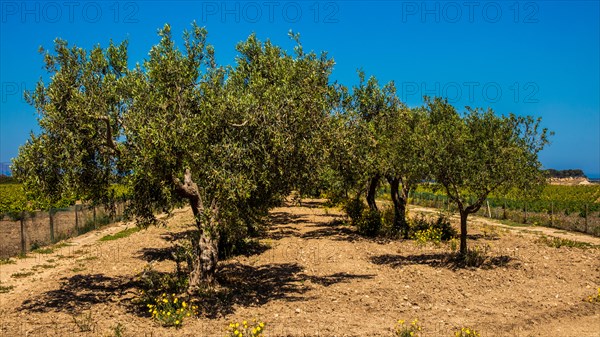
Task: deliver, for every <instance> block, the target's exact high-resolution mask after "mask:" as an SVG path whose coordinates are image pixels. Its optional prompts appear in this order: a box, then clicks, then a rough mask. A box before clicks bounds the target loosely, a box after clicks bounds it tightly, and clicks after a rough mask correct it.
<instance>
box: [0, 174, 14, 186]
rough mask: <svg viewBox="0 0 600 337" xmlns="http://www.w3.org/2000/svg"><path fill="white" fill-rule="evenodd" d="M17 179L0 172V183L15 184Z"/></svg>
mask: <svg viewBox="0 0 600 337" xmlns="http://www.w3.org/2000/svg"><path fill="white" fill-rule="evenodd" d="M16 183H17V179H15V178H13V177H11V176H7V175H5V174H0V184H16Z"/></svg>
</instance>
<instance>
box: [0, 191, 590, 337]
mask: <svg viewBox="0 0 600 337" xmlns="http://www.w3.org/2000/svg"><path fill="white" fill-rule="evenodd" d="M414 211H424V212H425V211H427V209H424V210H419V209H414ZM339 217H340V213H339V211H337V210H334V209H326V208H323V207H322V205H321V204H320V203H319V202H318V201H309V202H304V203H303V207H281V208H277V209H274V210H273V211H272V212H271V216H270V219H271V225H270V226H269V230H268V232H267V234H266V236H265V237H263V238H262V239H261V240H260V243H261V244H260V245H259V246H258V247H256V248H257V249H255V251H254V253H253V254H249V255H248V256H238V257H235V258H231V259H229V260H227V261H222V262H221V263H220V270H219V282H220V284H221V293H220V294H219V295H218V296H215V297H213V298H209V299H208V300H207V301H208V302H207V303H208V305H207V308H208V309H207V310H206V311H205V312H204V313H203V315H202V316H201V317H199V318H193V319H190V320H188V321H186V322H185V325H184V326H183V327H182V328H181V329H179V330H175V329H169V328H163V327H161V326H159V325H158V324H157V323H156V322H153V321H152V320H151V319H149V318H148V317H145V316H144V314H141V313H140V311H139V308H138V307H137V306H136V305H135V303H134V302H133V299H135V298H136V297H137V296H138V291H139V288H138V286H137V284H136V282H135V279H136V278H135V275H136V274H137V273H138V272H139V271H140V270H141V269H142V268H144V266H145V265H147V264H148V263H151V264H152V265H153V267H154V268H155V269H156V270H159V271H173V270H174V269H175V263H174V262H173V261H172V260H171V259H170V252H171V251H172V247H173V242H172V239H173V237H176V236H177V235H178V234H180V233H182V232H185V231H187V230H189V229H190V228H191V227H190V225H189V224H190V223H191V221H192V214H191V212H190V211H189V210H188V209H184V210H178V211H177V212H175V214H174V216H173V217H172V218H171V219H170V220H169V225H168V226H167V227H151V228H149V229H148V230H143V231H140V232H137V233H134V234H132V235H131V236H129V237H126V238H122V239H119V240H115V241H106V242H100V241H98V239H99V238H100V237H102V236H103V235H106V234H107V233H115V232H117V231H119V230H121V229H123V228H125V227H126V226H127V225H126V224H121V225H118V226H115V227H111V228H107V229H104V230H103V231H104V232H102V233H100V232H95V233H88V234H86V235H85V236H82V237H79V238H76V239H74V240H72V241H71V242H72V243H73V246H68V247H63V248H60V249H57V250H56V251H55V252H53V253H52V254H47V255H43V256H42V255H39V256H38V255H36V256H35V257H34V258H33V259H21V260H18V261H17V262H16V264H8V265H0V281H1V282H2V283H1V284H0V285H1V286H14V288H13V289H12V290H10V291H9V292H8V293H4V294H0V336H11V337H12V336H114V335H115V327H116V326H117V324H120V325H121V326H122V327H124V333H123V335H124V336H223V335H224V328H225V327H226V326H227V324H228V323H229V322H230V321H233V320H237V321H241V320H243V319H251V318H254V317H256V318H259V319H261V320H263V321H265V322H267V336H363V335H364V336H391V335H392V329H393V327H394V324H395V322H396V321H397V320H398V319H405V320H407V321H410V320H412V319H415V318H417V319H418V320H419V322H420V324H421V325H422V327H423V331H422V336H423V337H425V336H452V335H453V334H452V332H453V331H454V330H456V329H459V328H460V327H463V326H470V327H474V328H475V329H477V330H478V331H480V332H481V333H482V336H523V337H528V336H558V337H560V336H565V337H566V336H582V337H588V336H589V337H597V336H598V332H599V331H600V305H598V304H592V303H587V302H585V301H583V299H585V298H586V297H587V296H589V295H592V294H594V293H596V289H597V288H598V287H600V262H599V261H600V250H599V249H579V248H564V247H563V248H551V247H548V246H546V245H543V244H539V243H535V240H534V236H535V235H536V234H535V233H521V232H519V231H518V230H515V229H514V228H507V229H505V228H503V227H502V228H501V227H495V226H490V225H489V224H484V223H479V220H478V221H474V222H473V223H472V225H471V227H470V244H471V245H477V246H482V247H486V249H487V251H488V253H487V254H488V259H487V260H486V262H485V263H484V264H483V265H482V266H481V268H466V269H464V268H456V267H455V266H454V265H452V264H451V263H449V262H447V261H448V259H447V258H448V256H449V248H448V246H446V245H441V246H434V245H426V246H418V245H416V244H415V243H414V242H412V241H385V240H371V239H365V238H362V237H360V236H358V235H357V234H356V233H355V232H354V230H353V229H352V228H351V227H349V226H346V225H343V224H342V223H341V222H339V221H335V220H336V219H339ZM527 229H528V230H531V228H527ZM559 234H560V233H553V234H552V235H553V236H557V235H559ZM586 242H587V241H586ZM50 260H52V261H50ZM44 264H45V265H54V267H48V268H43V267H39V268H36V271H34V274H33V275H29V276H24V277H23V278H14V277H12V275H13V274H15V273H18V272H21V273H22V272H29V271H32V268H33V267H34V266H36V265H44ZM82 323H88V324H87V326H89V327H90V330H91V331H82V330H86V329H82V327H83V328H85V327H86V325H85V324H82Z"/></svg>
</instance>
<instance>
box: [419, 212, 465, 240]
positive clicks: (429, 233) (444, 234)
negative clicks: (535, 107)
mask: <svg viewBox="0 0 600 337" xmlns="http://www.w3.org/2000/svg"><path fill="white" fill-rule="evenodd" d="M409 228H410V234H409V236H410V237H411V238H413V239H415V240H417V242H419V243H426V242H433V243H440V242H441V241H448V240H451V239H454V238H456V237H457V232H456V229H454V227H452V225H451V224H450V220H449V219H448V217H446V216H445V215H444V214H439V215H438V217H437V219H435V221H432V220H431V219H430V218H427V217H426V216H425V215H423V214H417V215H416V216H415V217H413V218H412V219H410V221H409Z"/></svg>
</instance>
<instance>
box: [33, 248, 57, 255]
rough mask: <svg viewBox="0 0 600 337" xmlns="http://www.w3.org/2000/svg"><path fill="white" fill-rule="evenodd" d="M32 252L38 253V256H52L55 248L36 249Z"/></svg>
mask: <svg viewBox="0 0 600 337" xmlns="http://www.w3.org/2000/svg"><path fill="white" fill-rule="evenodd" d="M31 252H32V253H37V254H52V253H54V248H52V247H45V248H36V249H34V250H32V251H31Z"/></svg>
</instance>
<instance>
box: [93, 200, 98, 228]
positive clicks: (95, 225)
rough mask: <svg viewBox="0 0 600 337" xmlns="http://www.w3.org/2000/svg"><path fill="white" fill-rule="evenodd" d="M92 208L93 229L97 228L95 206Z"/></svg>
mask: <svg viewBox="0 0 600 337" xmlns="http://www.w3.org/2000/svg"><path fill="white" fill-rule="evenodd" d="M92 208H93V210H94V211H93V214H94V228H98V225H97V224H96V205H94V206H92Z"/></svg>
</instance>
